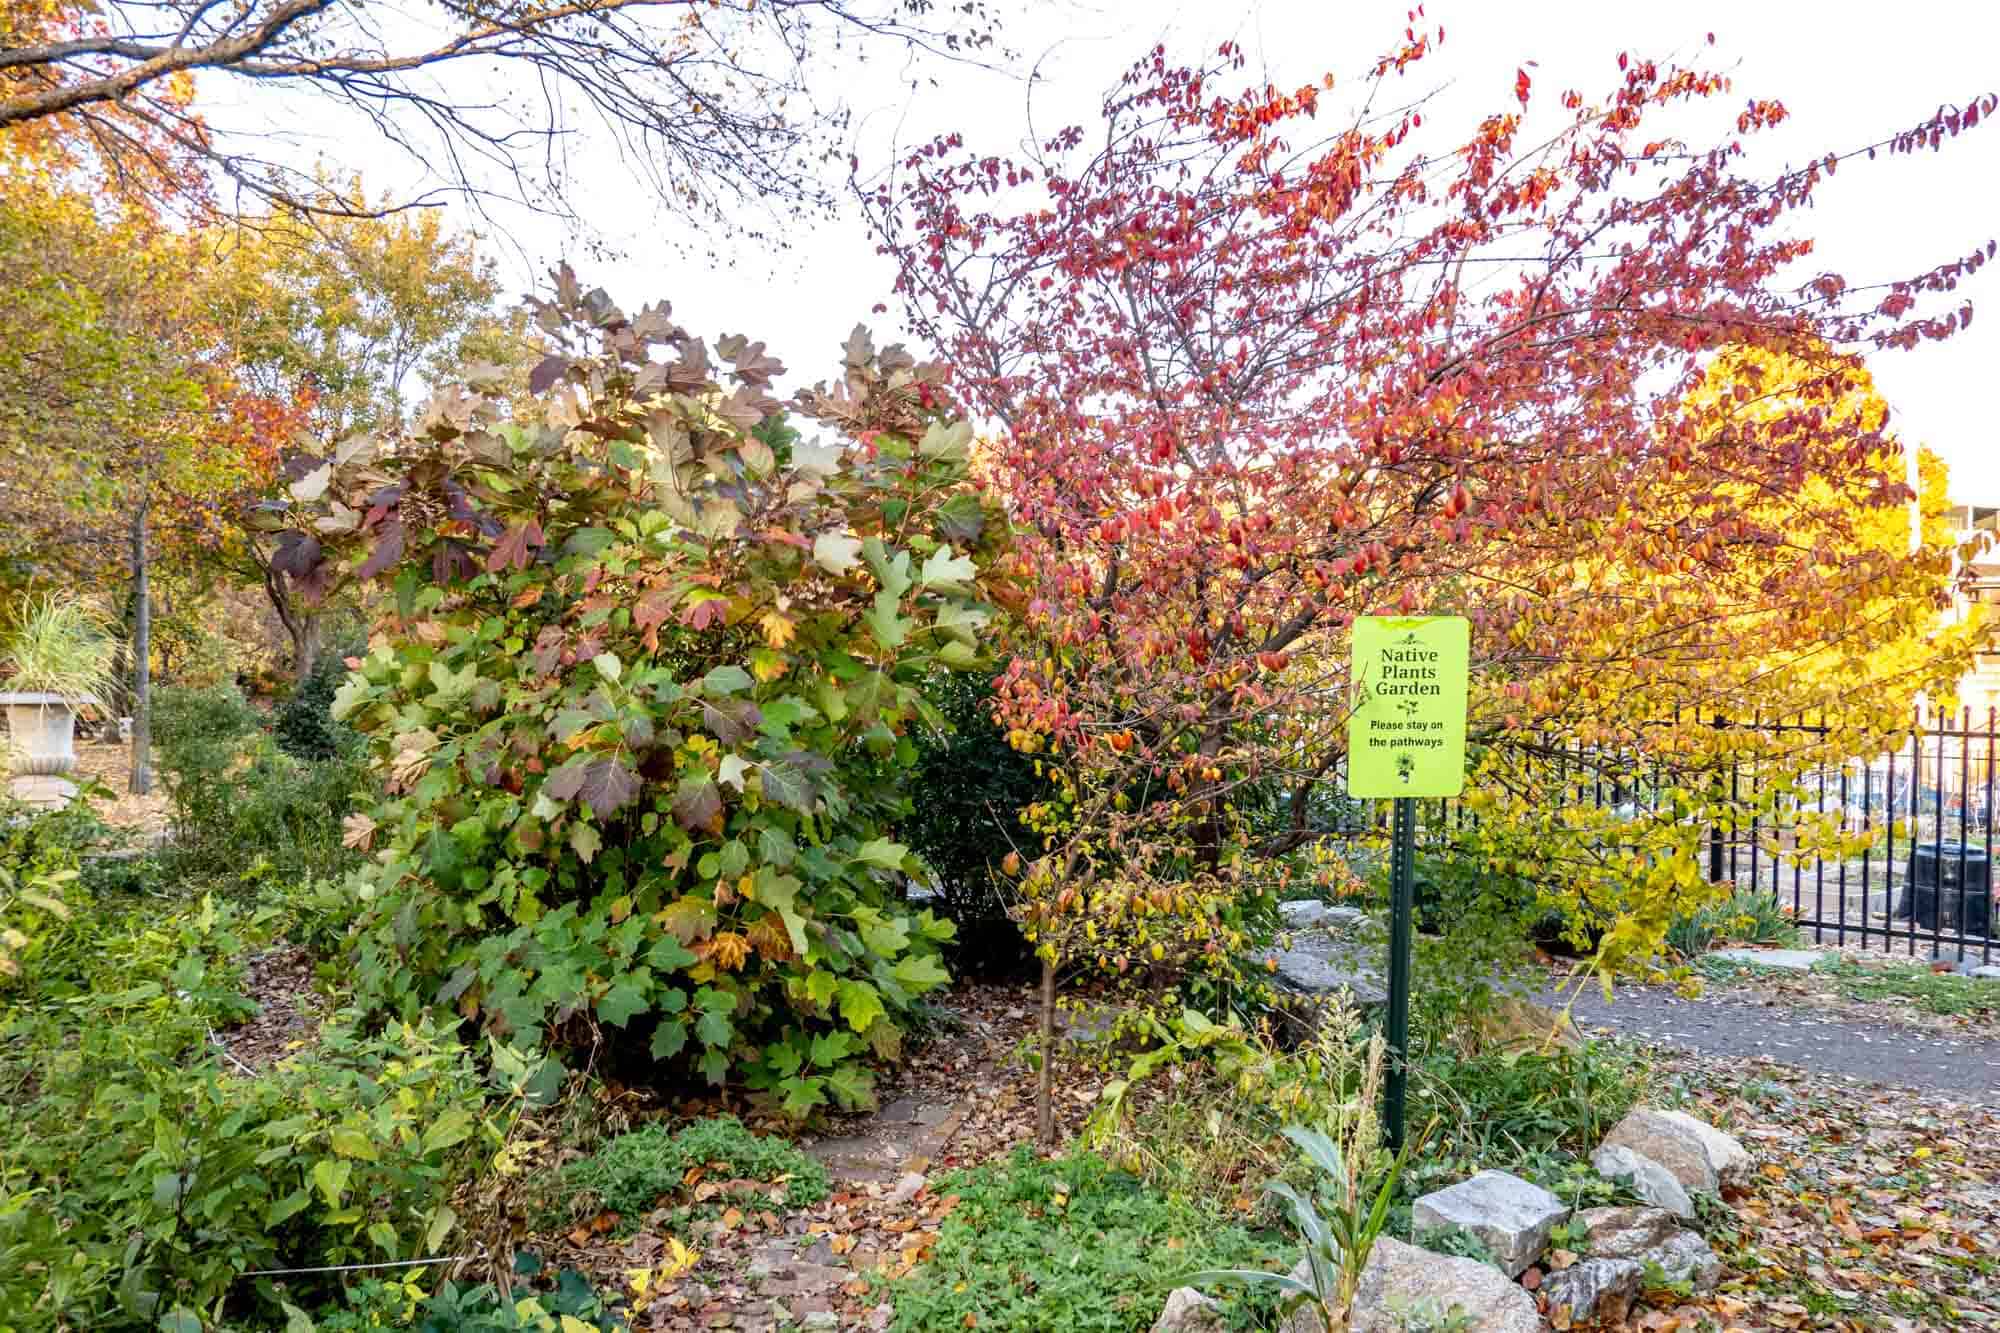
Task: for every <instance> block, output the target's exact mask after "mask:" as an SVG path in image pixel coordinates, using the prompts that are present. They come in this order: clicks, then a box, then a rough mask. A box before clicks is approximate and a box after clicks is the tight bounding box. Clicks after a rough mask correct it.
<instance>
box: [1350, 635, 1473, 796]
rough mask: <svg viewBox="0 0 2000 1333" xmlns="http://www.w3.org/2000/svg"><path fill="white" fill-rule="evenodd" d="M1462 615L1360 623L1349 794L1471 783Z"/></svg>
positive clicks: (1437, 789)
mask: <svg viewBox="0 0 2000 1333" xmlns="http://www.w3.org/2000/svg"><path fill="white" fill-rule="evenodd" d="M1470 657H1471V635H1470V632H1469V630H1468V627H1467V624H1466V621H1465V617H1463V616H1404V617H1397V616H1362V617H1361V618H1360V619H1358V620H1356V621H1355V622H1354V664H1353V668H1352V670H1353V674H1352V676H1351V677H1350V680H1351V682H1352V685H1351V689H1352V693H1353V711H1352V712H1350V713H1349V714H1348V717H1347V794H1348V795H1349V796H1456V795H1458V794H1459V793H1460V792H1461V791H1463V790H1465V681H1466V667H1467V664H1468V662H1469V660H1470Z"/></svg>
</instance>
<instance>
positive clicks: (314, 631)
mask: <svg viewBox="0 0 2000 1333" xmlns="http://www.w3.org/2000/svg"><path fill="white" fill-rule="evenodd" d="M258 563H259V565H260V567H261V568H262V570H263V575H264V596H265V598H266V599H267V600H269V602H270V603H271V609H272V610H273V611H275V612H276V613H277V615H278V623H279V624H280V625H283V626H284V627H285V637H286V638H288V639H290V640H291V641H292V674H293V678H294V679H297V680H304V679H305V678H306V677H307V676H309V675H311V674H312V669H313V665H314V664H315V663H317V662H318V661H319V655H320V653H322V652H323V651H325V649H326V627H325V618H324V617H323V616H321V615H320V613H319V612H317V611H314V610H311V609H309V608H307V607H304V606H300V605H299V604H298V603H297V602H296V601H295V600H293V598H292V595H291V590H290V589H289V588H287V587H286V586H285V576H284V575H283V574H280V573H279V572H278V571H277V570H275V569H273V568H271V566H270V564H269V563H268V562H267V561H265V560H264V559H263V556H262V553H261V552H260V553H259V555H258Z"/></svg>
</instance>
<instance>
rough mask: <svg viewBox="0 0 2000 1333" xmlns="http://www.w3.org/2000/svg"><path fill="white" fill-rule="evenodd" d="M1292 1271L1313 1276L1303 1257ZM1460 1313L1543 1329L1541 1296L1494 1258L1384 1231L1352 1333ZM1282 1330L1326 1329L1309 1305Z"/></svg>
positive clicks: (1477, 1322)
mask: <svg viewBox="0 0 2000 1333" xmlns="http://www.w3.org/2000/svg"><path fill="white" fill-rule="evenodd" d="M1292 1276H1293V1277H1296V1278H1299V1279H1301V1280H1302V1281H1304V1280H1309V1279H1308V1278H1307V1275H1306V1271H1305V1264H1304V1262H1303V1261H1301V1263H1300V1264H1299V1266H1298V1267H1297V1268H1294V1269H1293V1270H1292ZM1453 1314H1456V1315H1459V1316H1461V1317H1462V1318H1463V1319H1464V1320H1465V1326H1466V1327H1468V1328H1474V1329H1478V1330H1480V1333H1541V1327H1542V1319H1541V1316H1540V1315H1539V1314H1537V1313H1536V1312H1535V1302H1534V1298H1533V1297H1531V1296H1529V1295H1528V1293H1527V1292H1525V1291H1523V1290H1521V1288H1520V1287H1518V1286H1516V1285H1515V1284H1514V1283H1513V1282H1511V1281H1509V1280H1508V1278H1507V1277H1506V1276H1505V1275H1504V1274H1502V1273H1501V1272H1500V1270H1499V1269H1497V1268H1494V1267H1493V1266H1492V1265H1490V1264H1482V1263H1480V1262H1479V1261H1478V1260H1476V1259H1461V1258H1458V1257H1456V1256H1454V1255H1448V1254H1435V1253H1433V1252H1431V1251H1430V1250H1425V1249H1419V1248H1418V1247H1417V1246H1415V1245H1405V1244H1404V1243H1403V1242H1402V1241H1399V1240H1391V1239H1390V1238H1389V1237H1387V1236H1384V1237H1382V1238H1381V1239H1380V1240H1377V1241H1376V1242H1375V1248H1374V1249H1373V1250H1372V1251H1371V1252H1370V1253H1369V1255H1368V1266H1367V1267H1366V1268H1364V1269H1363V1270H1362V1271H1361V1284H1360V1287H1359V1288H1358V1289H1357V1290H1356V1291H1355V1293H1354V1310H1353V1315H1352V1318H1351V1319H1350V1321H1349V1323H1348V1329H1349V1330H1350V1333H1405V1330H1407V1329H1410V1328H1413V1327H1421V1326H1422V1323H1421V1322H1420V1321H1423V1320H1433V1321H1437V1320H1442V1319H1443V1318H1444V1317H1446V1316H1448V1315H1453ZM1278 1329H1279V1333H1326V1321H1325V1320H1323V1319H1321V1318H1320V1316H1319V1311H1318V1310H1317V1309H1316V1308H1314V1307H1313V1306H1312V1305H1311V1304H1307V1305H1305V1306H1303V1307H1301V1308H1299V1309H1297V1310H1294V1311H1292V1313H1291V1314H1290V1315H1289V1316H1287V1317H1286V1319H1285V1321H1284V1322H1283V1323H1282V1324H1280V1325H1279V1326H1278Z"/></svg>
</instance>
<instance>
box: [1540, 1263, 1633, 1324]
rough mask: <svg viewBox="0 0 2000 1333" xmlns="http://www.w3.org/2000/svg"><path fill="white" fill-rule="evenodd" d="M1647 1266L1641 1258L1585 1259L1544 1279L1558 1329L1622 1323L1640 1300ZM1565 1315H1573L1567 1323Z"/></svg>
mask: <svg viewBox="0 0 2000 1333" xmlns="http://www.w3.org/2000/svg"><path fill="white" fill-rule="evenodd" d="M1645 1275H1646V1266H1645V1265H1644V1264H1642V1263H1640V1262H1639V1261H1638V1260H1637V1259H1584V1260H1581V1261H1579V1262H1577V1263H1574V1264H1571V1265H1570V1266H1569V1267H1568V1268H1559V1269H1557V1270H1556V1271H1555V1272H1553V1273H1550V1274H1549V1275H1548V1276H1547V1277H1545V1278H1543V1279H1542V1295H1543V1296H1544V1297H1545V1298H1547V1300H1548V1315H1549V1318H1550V1319H1551V1320H1552V1321H1554V1322H1555V1324H1556V1327H1558V1328H1567V1327H1569V1325H1570V1324H1583V1323H1605V1324H1622V1323H1624V1322H1625V1318H1626V1316H1628V1315H1630V1314H1631V1313H1632V1302H1634V1301H1636V1300H1638V1299H1639V1285H1640V1283H1641V1282H1642V1281H1643V1280H1644V1278H1645ZM1564 1314H1567V1315H1568V1316H1569V1318H1568V1320H1567V1321H1566V1322H1565V1321H1564V1320H1563V1318H1562V1316H1563V1315H1564Z"/></svg>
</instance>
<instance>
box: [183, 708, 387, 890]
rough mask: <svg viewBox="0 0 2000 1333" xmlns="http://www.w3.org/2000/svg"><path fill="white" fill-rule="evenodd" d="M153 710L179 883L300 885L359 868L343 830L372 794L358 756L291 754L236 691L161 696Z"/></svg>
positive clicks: (355, 753) (354, 753) (352, 751)
mask: <svg viewBox="0 0 2000 1333" xmlns="http://www.w3.org/2000/svg"><path fill="white" fill-rule="evenodd" d="M153 708H154V713H153V737H154V741H155V743H156V745H157V746H158V750H159V766H160V773H161V776H162V778H163V780H164V783H165V786H166V789H167V796H168V799H169V801H170V802H171V808H172V819H173V841H172V844H171V845H170V846H169V847H168V848H167V850H166V853H165V860H166V862H167V868H168V870H169V871H170V872H171V873H172V874H174V875H176V876H181V877H186V876H193V877H197V878H209V879H228V880H245V879H247V880H264V879H271V880H277V881H281V882H285V883H294V882H297V881H299V880H302V879H304V878H306V877H308V876H316V877H322V878H323V877H326V876H330V875H338V874H340V873H342V872H344V871H345V870H346V869H347V868H348V867H349V866H350V865H352V864H353V862H354V859H355V858H354V856H353V855H352V853H351V852H350V851H349V850H348V849H347V848H345V847H344V846H343V845H342V837H343V832H342V828H341V821H342V820H343V819H344V818H345V817H346V816H347V815H348V814H349V813H351V812H352V811H353V809H354V808H355V805H356V803H357V801H359V800H362V799H364V798H365V797H366V796H367V794H368V793H369V792H370V789H371V782H370V779H369V775H368V770H367V765H366V761H365V759H364V758H363V756H361V754H360V753H359V752H358V749H357V748H356V747H354V746H350V747H349V749H348V752H347V753H345V754H340V753H336V754H334V755H332V756H330V757H328V758H324V759H317V760H308V759H301V758H298V757H296V756H294V755H292V754H288V753H286V752H285V751H284V750H283V749H281V748H279V746H278V745H277V744H276V742H275V741H274V740H273V739H272V737H271V736H270V735H269V734H268V733H267V732H266V731H265V729H264V718H263V716H262V714H260V713H258V711H257V710H256V709H255V708H253V707H251V706H250V704H249V703H248V702H247V701H246V700H245V699H244V698H243V695H242V693H241V692H240V691H239V690H237V688H236V687H235V686H234V685H215V686H210V687H208V688H206V689H173V688H168V689H162V690H160V691H159V692H158V693H157V695H156V696H155V701H154V705H153Z"/></svg>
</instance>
